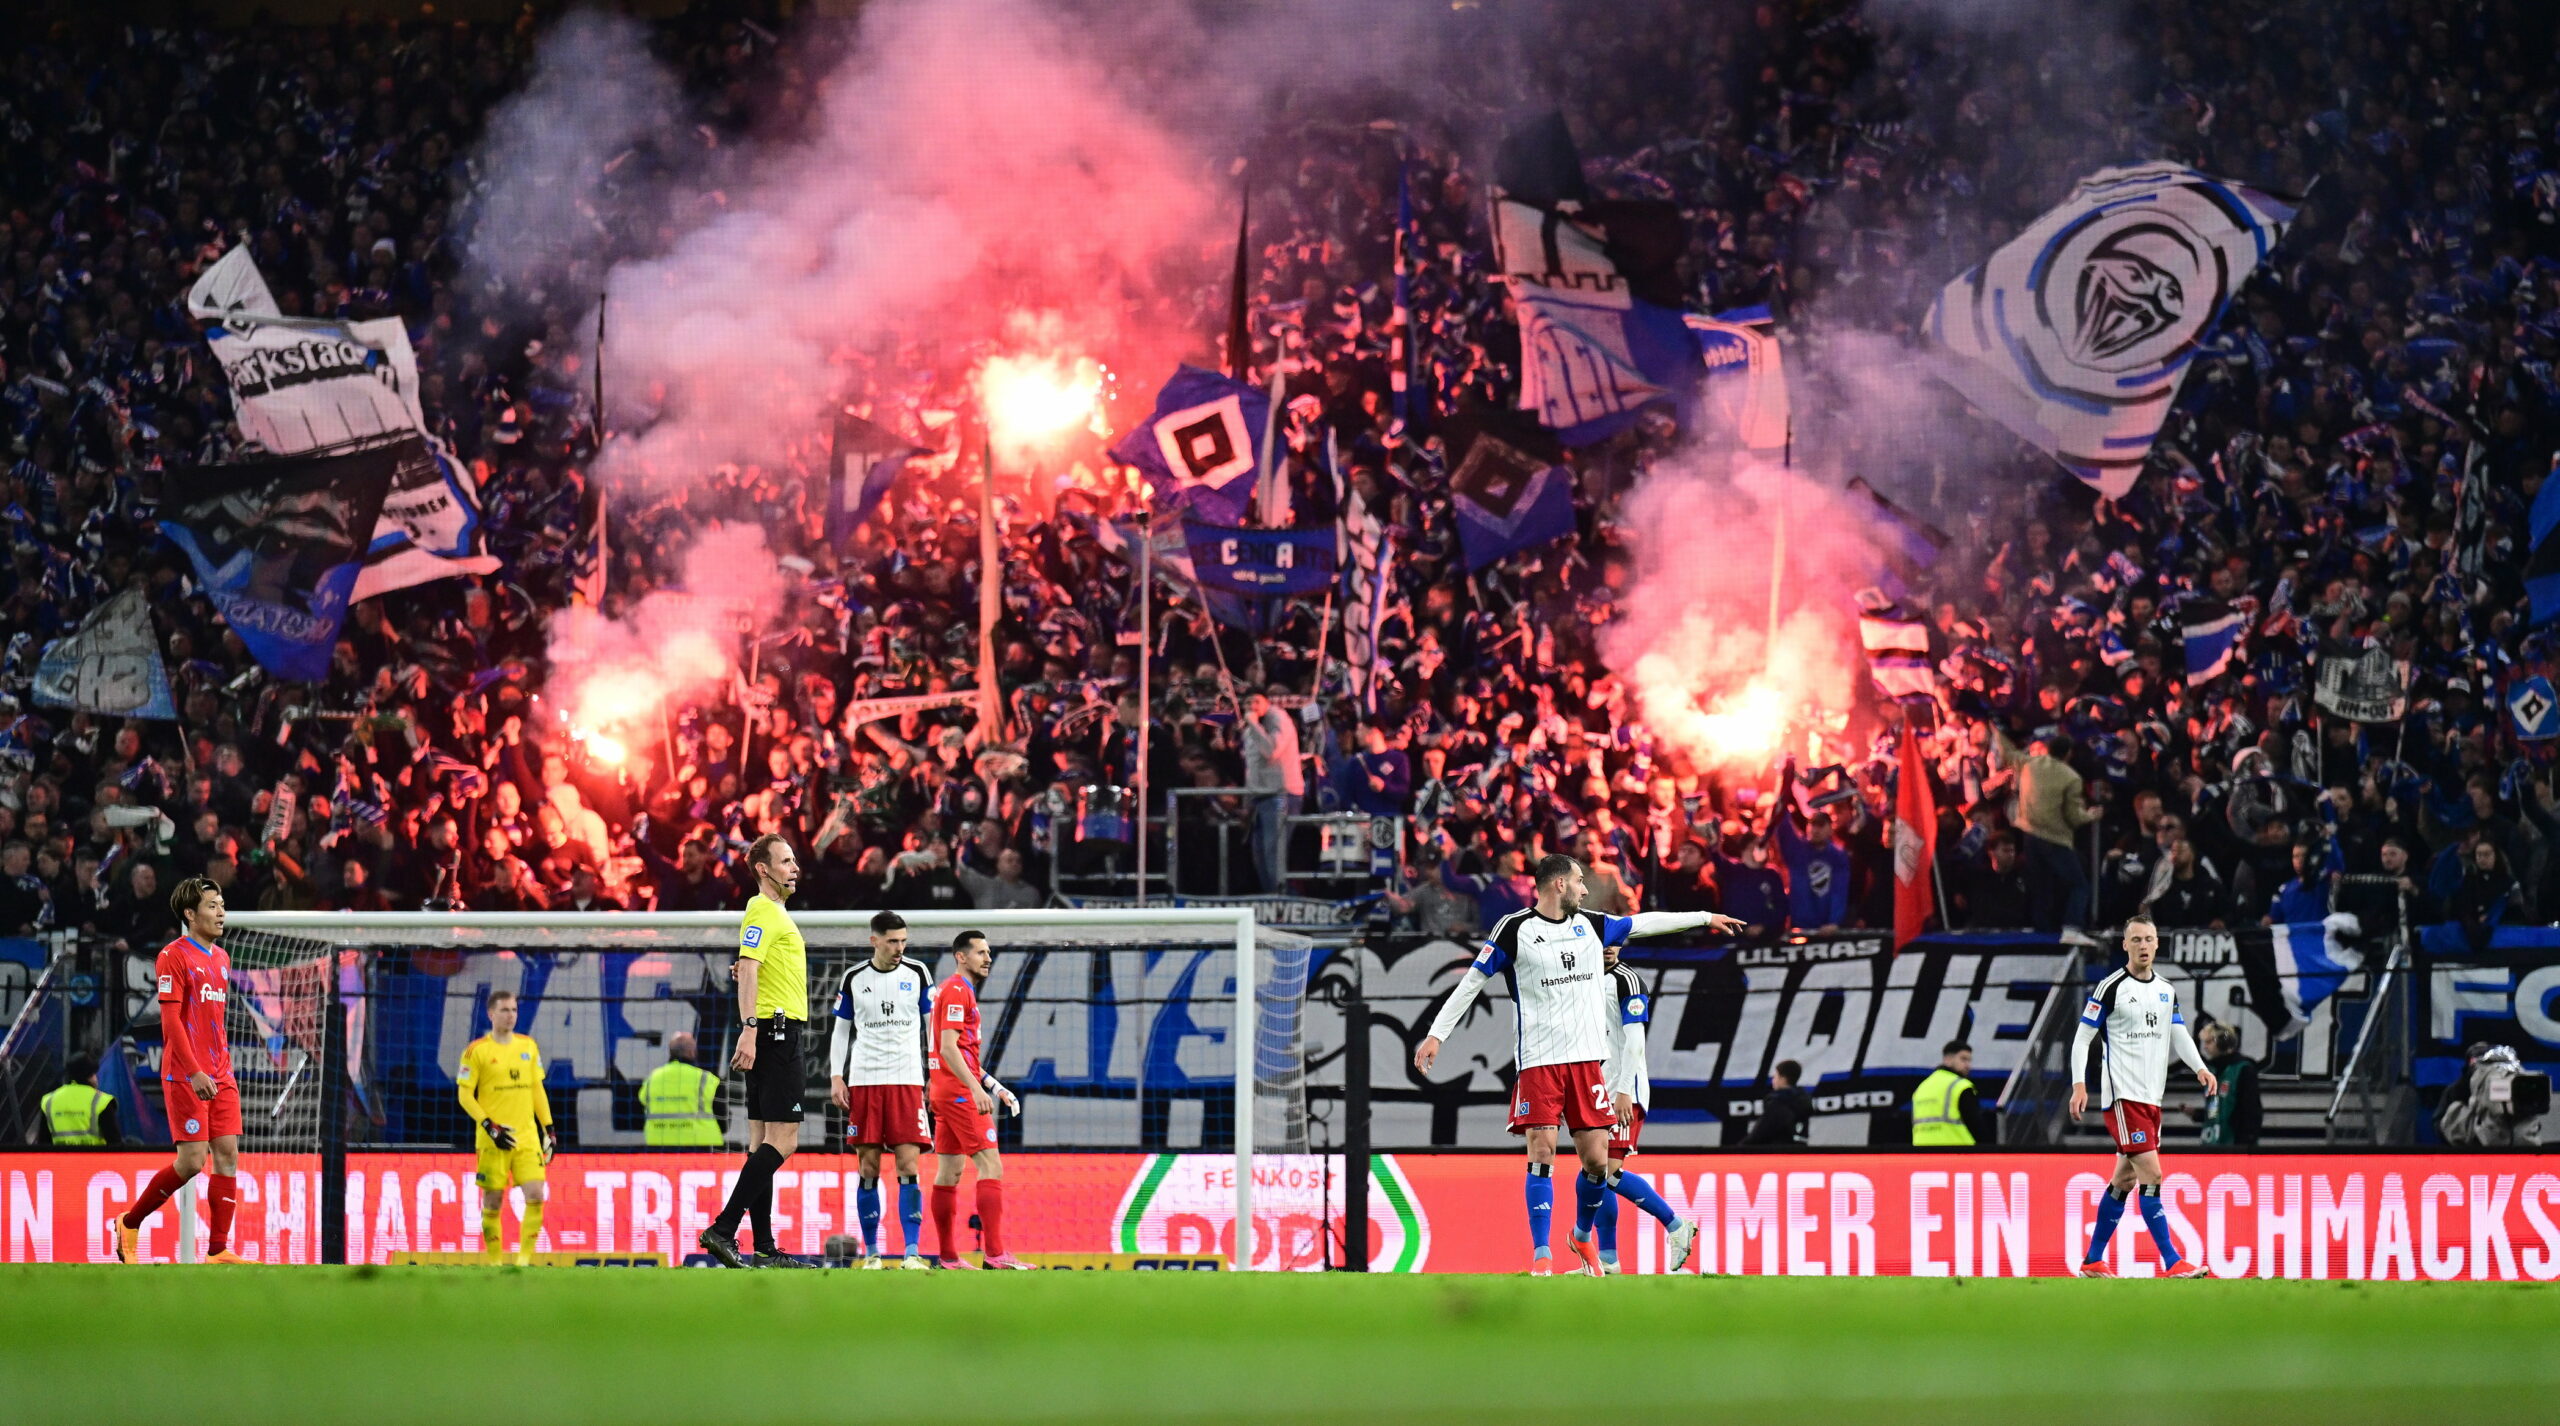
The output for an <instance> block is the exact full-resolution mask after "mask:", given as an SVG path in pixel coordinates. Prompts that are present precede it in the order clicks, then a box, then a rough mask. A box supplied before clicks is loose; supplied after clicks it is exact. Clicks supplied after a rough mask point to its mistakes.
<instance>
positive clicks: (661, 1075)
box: [640, 1060, 728, 1149]
mask: <svg viewBox="0 0 2560 1426" xmlns="http://www.w3.org/2000/svg"><path fill="white" fill-rule="evenodd" d="M719 1103H720V1077H719V1076H718V1075H715V1074H713V1073H711V1072H710V1071H708V1070H705V1069H703V1068H701V1067H700V1066H698V1065H689V1064H686V1063H685V1062H684V1061H682V1060H669V1061H667V1062H666V1063H665V1064H662V1065H660V1066H658V1067H657V1068H656V1069H653V1070H651V1071H649V1077H648V1078H647V1079H644V1080H642V1081H640V1112H641V1113H642V1114H644V1115H646V1116H647V1120H646V1122H645V1123H643V1124H642V1125H641V1129H640V1134H641V1139H642V1141H643V1142H645V1143H647V1144H648V1145H649V1146H650V1147H652V1148H675V1149H695V1148H711V1149H716V1148H718V1147H720V1146H721V1145H722V1144H723V1143H725V1142H726V1141H727V1138H728V1136H727V1135H726V1134H724V1133H722V1132H721V1129H720V1115H719V1111H718V1106H719Z"/></svg>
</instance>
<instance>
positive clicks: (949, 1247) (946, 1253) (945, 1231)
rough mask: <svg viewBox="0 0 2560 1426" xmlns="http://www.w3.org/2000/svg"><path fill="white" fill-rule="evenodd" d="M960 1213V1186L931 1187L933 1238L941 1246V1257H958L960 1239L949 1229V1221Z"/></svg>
mask: <svg viewBox="0 0 2560 1426" xmlns="http://www.w3.org/2000/svg"><path fill="white" fill-rule="evenodd" d="M959 1211H960V1185H958V1184H956V1183H955V1184H950V1185H947V1186H946V1185H944V1184H939V1183H937V1184H935V1185H934V1186H933V1238H934V1241H935V1242H937V1243H940V1244H941V1245H942V1256H943V1257H946V1258H956V1257H958V1256H960V1238H959V1235H958V1234H956V1233H954V1232H953V1231H952V1229H951V1220H952V1218H953V1217H954V1216H955V1215H957V1214H958V1213H959Z"/></svg>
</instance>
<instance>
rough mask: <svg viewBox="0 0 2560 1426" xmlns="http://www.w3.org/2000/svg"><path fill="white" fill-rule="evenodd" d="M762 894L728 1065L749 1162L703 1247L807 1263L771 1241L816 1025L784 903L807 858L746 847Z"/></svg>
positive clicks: (742, 955)
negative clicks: (737, 1081)
mask: <svg viewBox="0 0 2560 1426" xmlns="http://www.w3.org/2000/svg"><path fill="white" fill-rule="evenodd" d="M747 869H748V870H750V871H752V872H754V873H755V876H756V894H755V895H753V896H750V897H748V898H747V914H746V915H745V916H744V917H742V918H741V919H740V920H739V923H738V967H737V970H738V1013H739V1015H740V1016H741V1017H742V1018H743V1019H744V1020H745V1021H746V1024H745V1025H744V1026H743V1027H742V1028H741V1029H740V1030H739V1032H738V1049H737V1053H736V1054H734V1055H732V1056H731V1057H730V1059H729V1063H730V1065H731V1066H733V1067H734V1068H736V1069H738V1070H739V1071H741V1072H742V1073H743V1075H744V1077H745V1080H746V1086H747V1166H746V1168H745V1169H743V1170H741V1171H740V1172H739V1174H738V1186H737V1187H735V1188H733V1189H731V1190H730V1191H729V1201H728V1203H726V1204H725V1205H723V1206H722V1207H721V1209H720V1216H719V1217H717V1218H714V1219H712V1220H711V1226H710V1227H708V1228H705V1229H703V1230H702V1236H701V1237H700V1238H699V1239H698V1240H697V1241H698V1242H700V1243H701V1244H702V1250H703V1251H704V1252H706V1253H709V1254H710V1255H711V1256H713V1257H714V1258H717V1259H719V1260H720V1262H721V1264H722V1265H723V1266H726V1267H733V1268H745V1267H757V1268H805V1267H809V1266H811V1264H808V1263H804V1262H802V1261H800V1260H799V1259H798V1258H795V1257H792V1256H790V1255H789V1254H787V1253H785V1252H783V1251H782V1245H781V1244H779V1243H777V1242H775V1241H774V1238H773V1175H774V1172H775V1171H776V1170H778V1169H780V1168H781V1167H782V1161H783V1160H785V1159H787V1158H789V1157H791V1151H792V1150H794V1149H796V1148H798V1147H800V1115H801V1113H802V1109H801V1094H802V1092H803V1091H804V1090H805V1089H806V1088H807V1086H808V1082H809V1077H808V1074H807V1072H806V1071H805V1070H804V1069H802V1067H801V1064H800V1033H801V1031H802V1030H803V1029H804V1028H806V1026H807V1025H808V1022H809V969H808V967H809V955H808V948H807V946H806V945H804V944H803V943H802V941H801V939H800V928H799V927H797V926H795V925H793V924H791V913H790V912H788V911H785V910H783V909H782V903H783V902H785V901H788V900H790V899H791V892H792V890H793V889H794V888H795V887H797V886H799V885H800V858H799V857H798V856H796V855H794V854H793V853H792V850H791V844H790V843H789V842H786V841H784V840H782V839H781V838H780V837H774V836H764V837H758V838H756V840H755V845H754V846H752V847H749V848H748V849H747ZM750 1215H752V1216H753V1217H754V1219H755V1226H756V1253H755V1256H754V1257H753V1258H749V1257H747V1256H745V1255H744V1254H742V1253H740V1252H739V1251H738V1222H739V1220H740V1219H742V1218H745V1217H748V1216H750Z"/></svg>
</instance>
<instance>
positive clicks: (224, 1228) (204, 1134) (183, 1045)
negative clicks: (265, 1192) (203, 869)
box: [107, 876, 248, 1263]
mask: <svg viewBox="0 0 2560 1426" xmlns="http://www.w3.org/2000/svg"><path fill="white" fill-rule="evenodd" d="M169 909H170V910H172V911H174V912H176V913H177V914H178V925H179V926H180V927H181V928H182V929H184V930H185V932H186V934H185V935H183V936H180V937H179V938H178V939H176V940H174V941H171V942H170V943H169V944H168V945H166V946H163V947H161V948H160V959H159V962H158V965H157V967H156V970H157V972H158V976H159V982H160V1036H161V1039H162V1041H163V1044H164V1048H163V1049H162V1050H161V1052H160V1098H161V1103H163V1104H165V1105H167V1106H168V1110H169V1136H170V1137H171V1138H173V1139H175V1140H177V1143H178V1156H177V1159H176V1161H175V1162H173V1163H172V1164H170V1166H169V1167H167V1168H165V1169H162V1170H161V1171H160V1172H159V1173H158V1174H156V1175H154V1176H153V1177H152V1180H151V1185H150V1187H148V1188H145V1189H144V1190H143V1191H142V1197H140V1198H138V1199H135V1200H134V1203H133V1207H132V1208H131V1209H129V1210H127V1211H126V1212H125V1213H124V1214H123V1215H122V1216H120V1217H116V1218H112V1219H109V1220H108V1222H107V1228H108V1232H109V1233H110V1235H111V1236H112V1238H113V1240H114V1242H115V1245H116V1261H117V1262H120V1263H135V1262H140V1261H142V1252H141V1246H140V1244H141V1239H142V1225H143V1224H144V1223H146V1222H148V1221H150V1218H151V1215H152V1214H154V1213H157V1212H159V1211H160V1205H162V1204H164V1203H166V1202H168V1201H169V1195H171V1194H173V1193H176V1192H177V1191H178V1190H179V1189H180V1188H181V1187H183V1186H185V1184H186V1182H187V1180H189V1179H192V1178H194V1177H195V1176H196V1175H197V1174H199V1173H202V1172H203V1171H204V1168H205V1161H206V1159H207V1157H208V1156H209V1157H210V1158H211V1159H212V1162H213V1172H212V1173H210V1174H207V1175H206V1176H205V1195H204V1201H205V1219H206V1222H207V1224H208V1226H209V1227H210V1229H211V1235H210V1236H209V1237H208V1239H207V1240H206V1243H205V1247H206V1249H207V1253H206V1256H205V1261H206V1262H209V1263H245V1262H247V1261H248V1259H247V1258H244V1257H242V1256H240V1255H239V1254H238V1253H235V1252H233V1251H231V1217H232V1214H233V1212H234V1211H235V1210H236V1209H237V1208H238V1206H239V1202H240V1179H239V1173H240V1085H239V1083H238V1082H237V1081H235V1080H234V1079H233V1078H232V1077H231V1037H230V1035H229V1033H228V1032H227V1031H226V1030H225V1029H224V1027H223V1023H222V1017H223V1013H224V1011H225V1010H226V1009H227V1008H228V1007H229V1005H230V1001H231V957H230V955H229V954H227V953H226V952H225V951H224V950H223V949H222V947H221V945H220V944H219V942H220V941H221V939H222V926H223V919H224V916H225V915H226V914H227V913H226V911H225V908H224V907H223V904H222V888H221V887H218V886H216V885H214V884H213V883H212V882H211V881H209V880H207V879H205V878H204V877H200V876H191V877H188V878H187V879H186V880H185V881H182V882H179V883H178V889H177V890H175V891H173V892H171V893H169Z"/></svg>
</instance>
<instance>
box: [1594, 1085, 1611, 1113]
mask: <svg viewBox="0 0 2560 1426" xmlns="http://www.w3.org/2000/svg"><path fill="white" fill-rule="evenodd" d="M1591 1107H1592V1108H1594V1109H1597V1110H1599V1111H1600V1112H1601V1113H1603V1114H1606V1113H1608V1112H1609V1086H1607V1085H1605V1084H1595V1085H1593V1086H1591Z"/></svg>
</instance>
